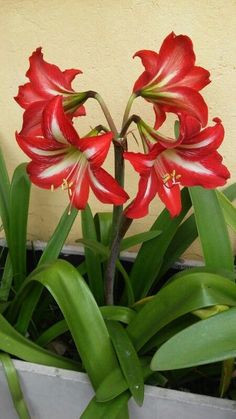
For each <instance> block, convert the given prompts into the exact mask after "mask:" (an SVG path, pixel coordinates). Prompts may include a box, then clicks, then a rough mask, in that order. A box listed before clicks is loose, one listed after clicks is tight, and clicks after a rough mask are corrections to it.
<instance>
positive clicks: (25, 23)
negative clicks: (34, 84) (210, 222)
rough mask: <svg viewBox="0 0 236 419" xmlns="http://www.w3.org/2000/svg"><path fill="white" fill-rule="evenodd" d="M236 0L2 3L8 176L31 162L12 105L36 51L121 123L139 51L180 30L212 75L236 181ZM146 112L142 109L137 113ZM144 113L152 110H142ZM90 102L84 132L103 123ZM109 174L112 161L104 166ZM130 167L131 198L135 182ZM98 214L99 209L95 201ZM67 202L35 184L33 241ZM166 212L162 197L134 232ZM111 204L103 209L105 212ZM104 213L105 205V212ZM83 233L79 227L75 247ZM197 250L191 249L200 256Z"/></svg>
mask: <svg viewBox="0 0 236 419" xmlns="http://www.w3.org/2000/svg"><path fill="white" fill-rule="evenodd" d="M235 15H236V2H235V0H208V1H206V0H178V1H176V0H149V1H148V0H120V1H115V0H96V1H95V0H84V1H83V0H0V28H1V35H0V40H1V41H0V45H1V66H0V80H1V89H0V109H1V113H0V115H1V119H0V121H1V123H0V138H1V140H0V141H1V145H2V147H3V150H4V153H5V156H6V158H7V164H8V168H9V171H10V173H12V171H13V169H14V167H15V166H16V165H17V164H19V163H20V162H22V161H25V160H26V157H25V156H24V154H23V153H22V152H21V151H20V150H19V148H18V146H17V145H16V142H15V138H14V132H15V130H19V129H20V128H21V115H22V110H21V108H20V107H18V105H17V104H16V103H15V102H14V101H13V99H12V97H13V96H15V95H16V94H17V87H18V85H19V84H23V83H25V81H26V79H25V77H24V74H25V72H26V70H27V68H28V57H29V55H30V54H31V52H32V51H33V50H34V49H35V48H36V47H38V46H42V47H43V51H44V55H45V59H46V60H47V61H49V62H52V63H56V64H58V66H60V67H61V68H62V69H65V68H71V67H74V68H80V69H82V70H83V72H84V74H83V75H82V76H79V77H78V78H77V79H78V81H77V82H76V83H75V84H74V87H75V90H76V87H77V88H78V90H88V89H92V90H97V91H98V92H100V93H101V95H102V96H103V97H104V99H105V101H106V102H107V104H108V106H109V107H110V110H111V112H112V114H113V115H114V118H115V121H116V123H117V124H120V122H121V118H122V112H123V109H124V106H125V104H126V101H127V99H128V97H129V94H130V92H131V88H132V85H133V82H134V81H135V80H136V78H137V77H138V75H139V74H140V72H141V71H142V66H141V64H140V62H139V60H138V59H136V60H134V61H133V60H132V55H133V54H134V53H135V52H136V51H137V50H139V49H154V50H158V49H159V47H160V45H161V42H162V40H163V39H164V37H165V36H166V35H167V34H168V33H169V32H171V31H172V30H173V31H175V33H176V34H180V33H183V34H187V35H189V36H190V37H191V38H192V40H193V42H194V46H195V52H196V55H197V64H199V65H201V66H203V67H205V68H207V69H209V70H210V72H211V79H212V83H211V84H210V85H209V86H208V87H207V88H205V89H204V93H203V94H204V97H205V99H206V101H207V103H208V104H209V111H210V119H211V118H213V117H214V116H219V117H220V118H221V119H222V120H223V122H224V126H225V129H226V138H225V142H224V144H223V146H222V147H221V153H222V154H223V156H224V158H225V160H224V161H225V164H226V165H227V166H228V168H229V169H230V171H231V173H232V179H231V181H235V180H236V176H235V175H236V172H235V150H236V135H235V134H236V129H235V103H236V94H235V62H236V56H235V51H236V50H235V38H236V29H235V22H234V21H233V20H234V19H233V17H234V16H235ZM141 109H142V106H141V103H140V102H139V104H137V107H136V111H139V110H141ZM143 112H144V115H145V116H146V117H147V116H148V115H149V112H150V114H151V107H150V106H148V107H147V105H145V106H144V105H143ZM101 120H103V119H102V114H101V112H100V111H99V110H97V106H96V105H95V104H93V103H90V104H89V105H88V118H87V119H86V120H83V121H81V123H80V124H79V125H80V127H81V128H80V132H81V133H84V134H85V133H86V131H87V130H88V129H89V126H90V125H96V124H97V123H99V122H101ZM79 122H80V121H79ZM107 167H108V168H109V169H110V170H112V160H110V161H109V162H108V164H107ZM131 173H132V170H128V177H129V185H127V188H128V189H129V192H130V193H131V194H132V193H133V194H134V193H135V191H136V188H137V181H136V178H135V176H133V178H132V179H133V183H132V184H131V180H130V179H131ZM90 202H91V203H92V205H93V208H94V210H95V211H98V210H102V207H101V206H100V205H99V203H98V202H96V201H95V200H93V199H91V200H90ZM66 203H67V196H66V194H65V192H62V191H56V192H54V193H50V192H48V191H43V190H40V189H37V188H36V187H33V191H32V200H31V207H30V226H29V239H31V240H35V239H41V240H47V239H48V237H49V235H50V233H51V232H52V231H53V227H54V226H55V225H56V221H57V220H58V218H59V215H60V214H61V213H62V211H63V209H64V208H65V205H66ZM160 208H161V205H160V203H159V202H158V200H156V201H155V203H154V204H153V205H152V206H151V211H150V216H149V217H146V218H145V219H142V220H139V221H137V222H134V223H133V226H132V232H134V231H142V230H144V229H145V228H146V227H147V226H148V225H150V223H152V222H153V220H154V218H155V216H156V214H157V211H159V210H160ZM108 209H109V207H106V210H108ZM103 210H104V207H103ZM79 236H80V233H79V222H77V225H76V228H74V230H73V232H72V234H71V236H70V240H69V241H70V243H73V242H74V240H75V239H76V238H78V237H79ZM199 252H200V250H199V247H198V246H197V245H195V246H193V247H192V248H191V249H190V251H188V252H187V257H190V258H195V257H197V256H198V254H199Z"/></svg>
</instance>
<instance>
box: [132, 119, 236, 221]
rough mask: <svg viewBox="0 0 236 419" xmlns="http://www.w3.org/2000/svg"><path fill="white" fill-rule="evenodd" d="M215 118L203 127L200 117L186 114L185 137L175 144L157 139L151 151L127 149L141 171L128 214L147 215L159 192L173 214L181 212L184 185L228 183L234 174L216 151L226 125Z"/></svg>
mask: <svg viewBox="0 0 236 419" xmlns="http://www.w3.org/2000/svg"><path fill="white" fill-rule="evenodd" d="M214 121H215V122H216V124H215V125H214V126H212V127H208V128H205V129H204V130H202V131H200V124H199V123H198V121H196V120H195V119H194V118H192V117H189V116H185V122H184V123H185V125H186V126H185V137H184V139H183V140H182V142H181V143H178V145H177V146H176V147H175V148H166V147H164V146H163V143H162V144H160V143H156V144H155V145H149V152H148V153H147V154H142V153H132V152H125V153H124V158H125V159H126V160H129V161H130V163H131V164H132V165H133V167H134V169H135V170H136V171H137V172H138V173H140V181H139V189H138V193H137V196H136V198H135V199H134V201H133V202H132V203H131V205H130V206H129V207H128V208H127V210H126V215H127V217H129V218H140V217H143V216H145V215H146V214H147V213H148V207H149V204H150V202H151V201H152V199H153V198H154V197H155V196H156V195H157V194H158V195H159V197H160V199H161V200H162V202H163V203H164V204H165V206H166V207H167V209H168V210H169V212H170V214H171V216H172V217H173V216H177V215H178V214H179V213H180V211H181V195H180V186H181V185H182V186H197V185H199V186H203V187H204V188H216V187H218V186H222V185H224V184H225V183H226V180H227V179H228V178H229V177H230V174H229V171H228V169H227V168H226V167H225V166H224V165H223V164H222V157H221V156H220V154H219V153H218V152H217V151H216V150H217V149H218V147H219V146H220V144H221V143H222V141H223V138H224V128H223V126H222V124H221V121H220V120H219V119H218V118H215V119H214ZM182 123H183V120H182Z"/></svg>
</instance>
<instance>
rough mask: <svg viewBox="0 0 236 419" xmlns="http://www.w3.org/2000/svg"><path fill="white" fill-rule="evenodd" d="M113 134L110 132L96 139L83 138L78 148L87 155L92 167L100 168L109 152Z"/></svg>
mask: <svg viewBox="0 0 236 419" xmlns="http://www.w3.org/2000/svg"><path fill="white" fill-rule="evenodd" d="M112 137H113V133H112V132H108V133H106V134H103V135H98V136H96V137H87V138H81V139H80V140H79V143H78V148H79V149H80V150H81V151H82V152H83V153H84V154H85V156H86V158H87V159H88V161H89V162H90V164H91V167H93V168H97V167H100V166H101V165H102V164H103V162H104V160H105V158H106V156H107V153H108V151H109V148H110V145H111V140H112Z"/></svg>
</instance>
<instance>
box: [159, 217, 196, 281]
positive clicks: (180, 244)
mask: <svg viewBox="0 0 236 419" xmlns="http://www.w3.org/2000/svg"><path fill="white" fill-rule="evenodd" d="M197 236H198V231H197V226H196V222H195V217H194V215H190V217H188V218H187V220H185V221H184V222H183V223H182V224H180V226H179V227H178V229H177V231H176V233H175V235H174V237H173V239H172V240H171V242H170V244H169V246H168V248H167V250H166V252H165V255H164V258H163V263H162V266H161V270H160V272H159V274H158V278H161V277H162V276H163V275H164V274H165V273H166V272H167V271H168V269H170V268H171V267H172V266H173V265H174V263H175V262H176V261H177V260H178V259H179V258H180V256H181V255H182V254H183V253H184V252H185V251H186V250H187V249H188V248H189V246H190V245H191V244H192V243H193V242H194V240H195V239H196V238H197Z"/></svg>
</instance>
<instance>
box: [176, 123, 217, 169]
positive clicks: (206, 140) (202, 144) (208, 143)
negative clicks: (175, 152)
mask: <svg viewBox="0 0 236 419" xmlns="http://www.w3.org/2000/svg"><path fill="white" fill-rule="evenodd" d="M223 138H224V127H223V125H222V124H221V123H220V121H217V123H216V124H215V125H214V126H213V127H207V128H205V129H204V130H202V131H201V132H199V133H198V134H196V135H194V136H193V137H190V138H188V137H186V139H185V140H184V141H183V142H182V143H181V144H180V145H179V147H178V149H179V153H180V154H181V152H182V153H183V155H184V156H185V158H187V159H189V160H194V161H198V160H201V159H202V158H203V157H205V156H208V155H209V154H210V153H211V152H213V151H215V150H217V148H219V146H220V145H221V143H222V141H223Z"/></svg>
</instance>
